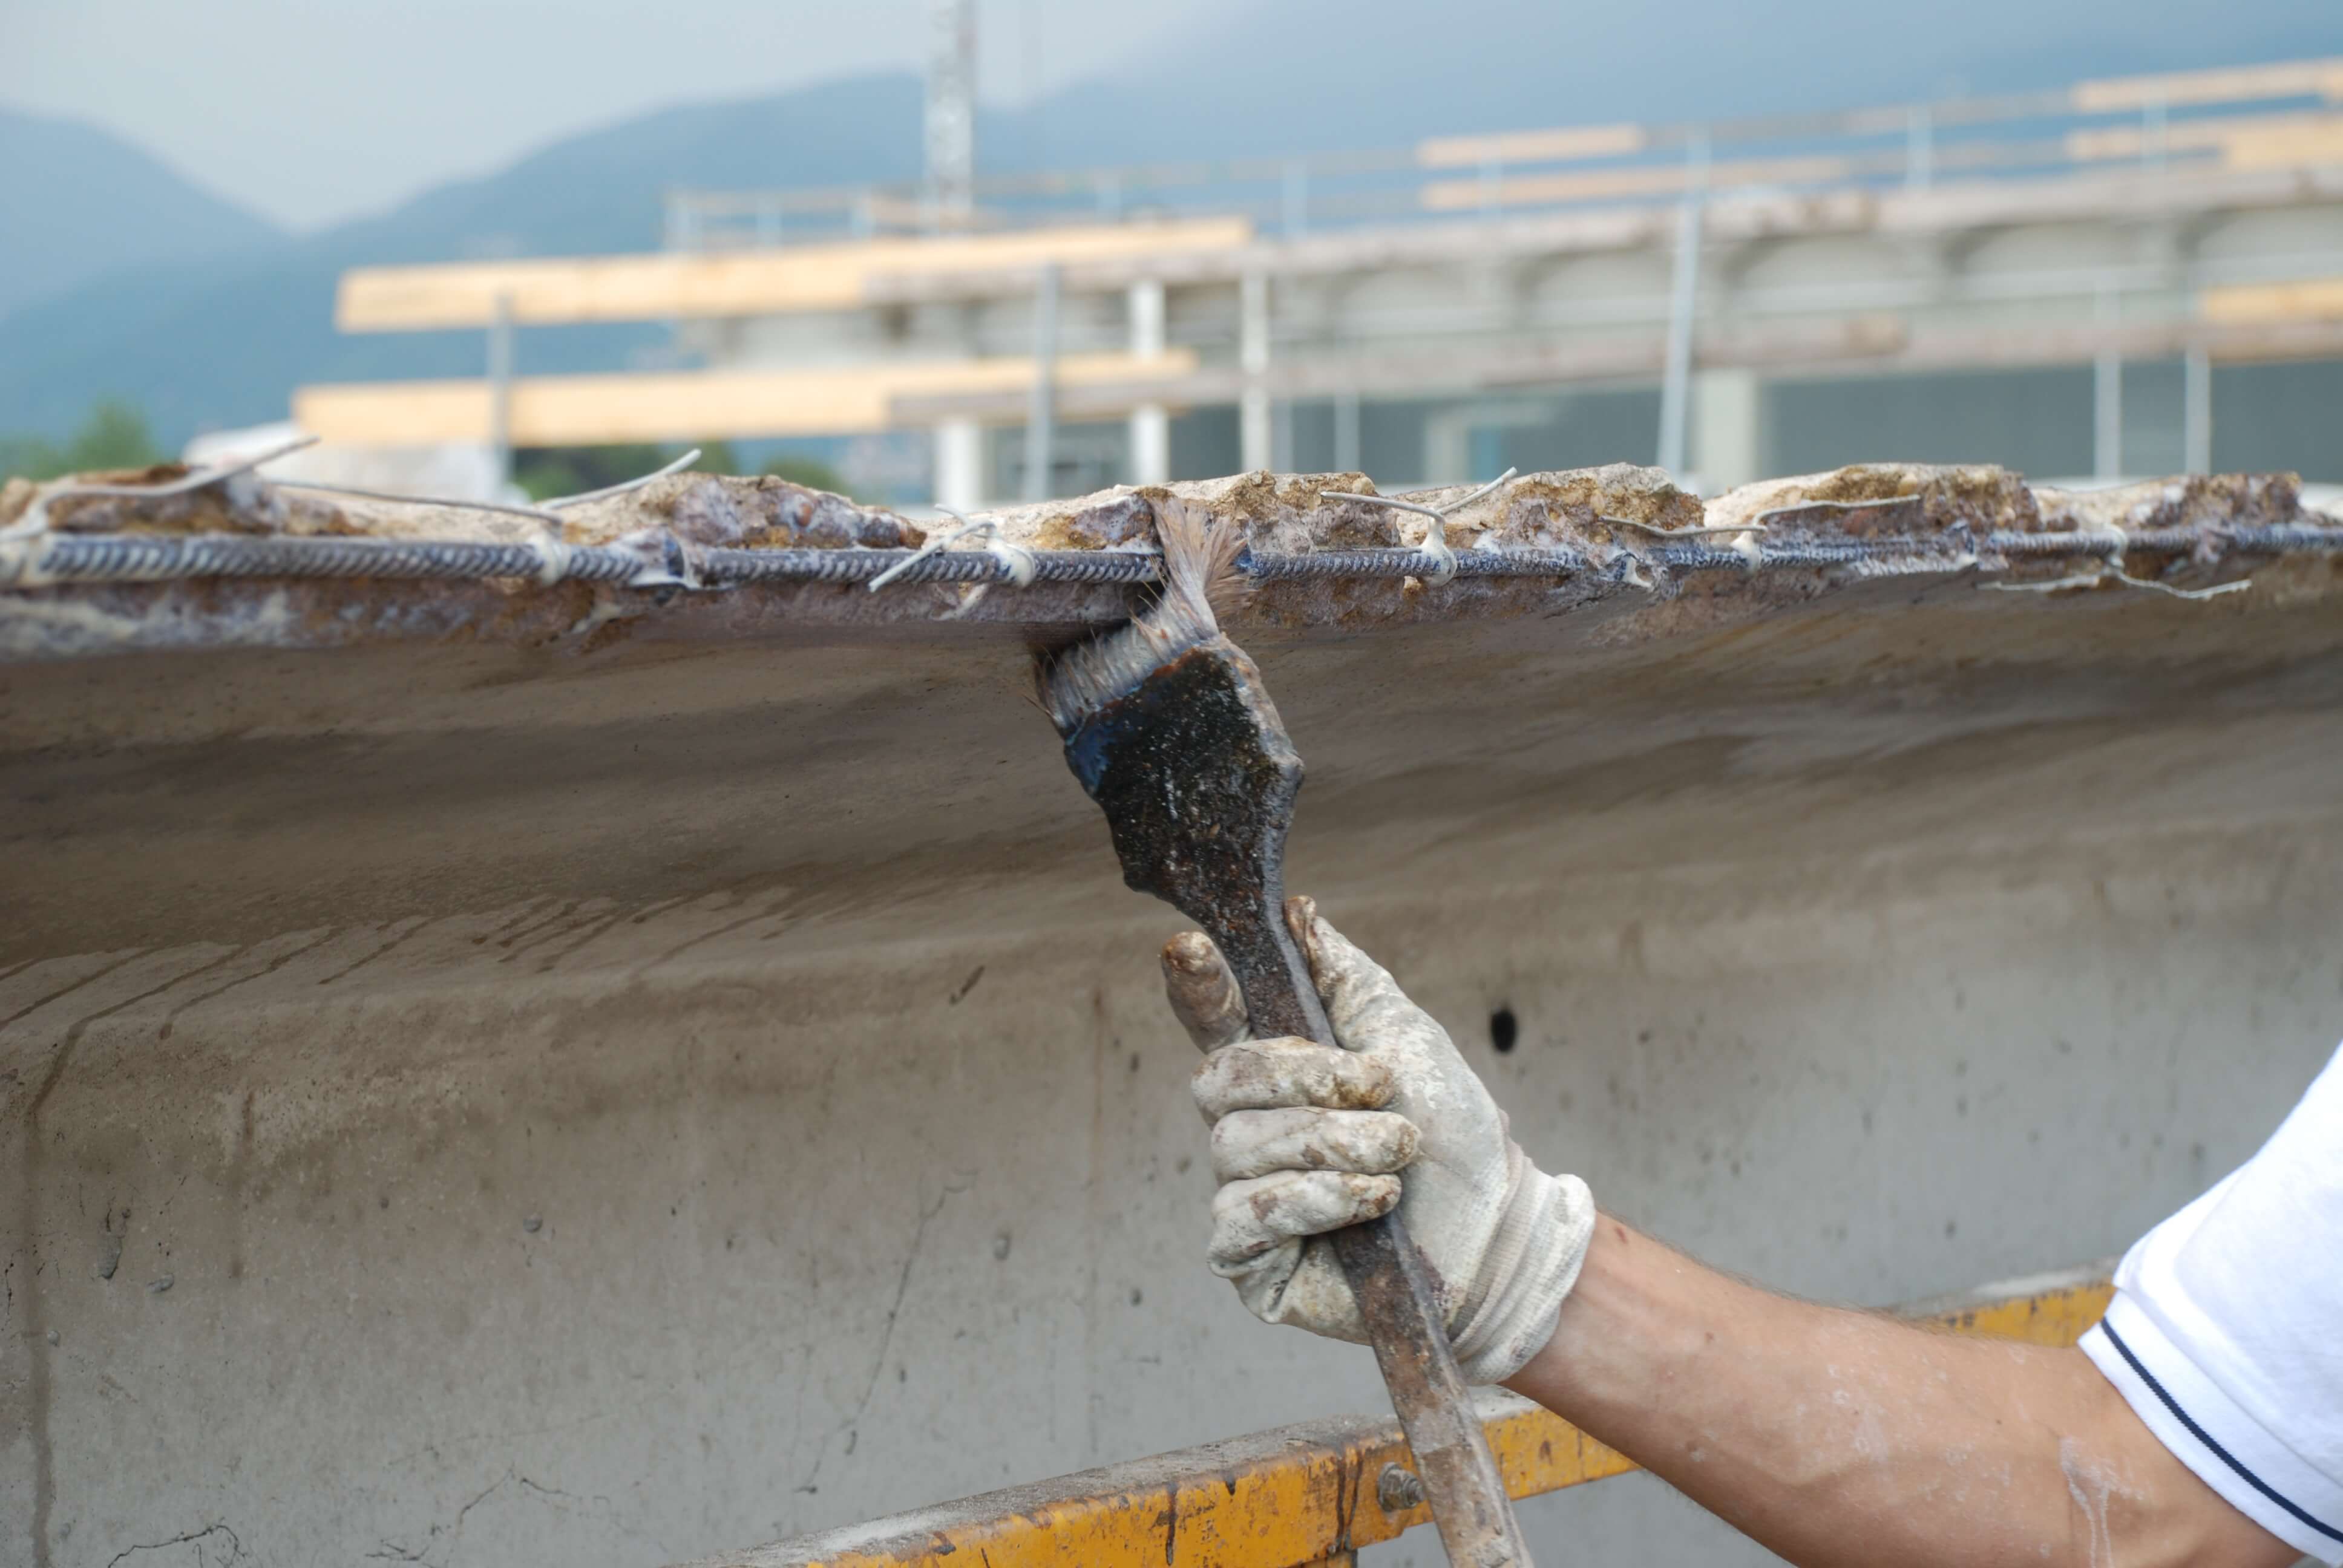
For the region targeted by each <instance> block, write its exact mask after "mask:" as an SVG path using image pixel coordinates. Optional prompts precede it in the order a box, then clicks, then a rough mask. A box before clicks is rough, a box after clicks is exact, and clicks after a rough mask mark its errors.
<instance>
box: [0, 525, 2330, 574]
mask: <svg viewBox="0 0 2343 1568" xmlns="http://www.w3.org/2000/svg"><path fill="white" fill-rule="evenodd" d="M1743 538H1744V540H1745V543H1744V544H1743V545H1742V546H1741V547H1740V548H1734V547H1730V546H1726V545H1722V544H1719V543H1716V542H1714V541H1713V540H1708V539H1701V540H1665V539H1663V540H1659V541H1655V542H1654V544H1652V545H1651V546H1649V547H1647V548H1641V549H1636V550H1633V551H1629V550H1620V551H1617V552H1616V553H1615V554H1614V555H1612V556H1610V557H1609V558H1607V559H1605V560H1604V561H1601V562H1597V561H1596V560H1595V559H1594V558H1593V557H1591V556H1590V555H1589V554H1588V553H1587V552H1585V551H1584V550H1579V549H1571V548H1554V549H1478V548H1473V549H1464V550H1460V551H1457V552H1456V553H1455V554H1454V556H1453V558H1448V557H1443V556H1442V555H1441V554H1439V553H1437V552H1434V551H1430V550H1424V549H1417V548H1402V549H1347V550H1345V549H1338V550H1321V551H1313V552H1310V553H1306V554H1268V553H1262V552H1253V551H1248V552H1247V553H1246V555H1245V556H1243V557H1242V558H1241V559H1240V561H1239V565H1240V566H1241V567H1242V568H1243V569H1244V570H1245V571H1246V572H1248V573H1249V574H1250V575H1252V577H1254V578H1257V579H1259V580H1261V581H1264V582H1278V581H1289V580H1293V579H1297V578H1407V577H1416V578H1424V577H1433V576H1436V575H1437V574H1438V573H1439V572H1440V570H1441V568H1443V566H1444V565H1446V564H1447V562H1448V561H1449V560H1450V559H1453V563H1454V568H1455V575H1456V576H1457V577H1459V578H1554V579H1557V580H1566V579H1568V578H1575V577H1580V576H1584V575H1586V574H1589V573H1604V574H1611V575H1618V574H1619V573H1621V572H1623V571H1624V570H1627V569H1630V568H1634V567H1635V566H1642V567H1644V568H1651V569H1654V570H1657V571H1660V572H1663V573H1675V572H1686V571H1711V570H1730V571H1766V570H1781V569H1789V568H1816V567H1825V568H1826V567H1845V566H1856V567H1860V566H1865V565H1873V566H1878V567H1885V568H1893V569H1897V570H1904V571H1930V570H1936V571H1953V570H1958V569H1961V568H1966V567H1969V566H1972V565H1981V566H1984V567H1985V568H1986V569H1993V568H1992V565H1991V563H1993V562H1994V561H1995V560H1996V558H1998V559H1999V560H2001V561H2008V560H2014V559H2021V558H2023V559H2040V558H2079V559H2098V560H2107V559H2111V558H2117V557H2120V556H2122V555H2124V554H2126V553H2131V554H2137V555H2186V556H2192V557H2194V558H2197V559H2199V560H2204V559H2207V558H2216V559H2219V558H2228V557H2231V556H2238V555H2247V556H2282V555H2292V554H2299V553H2335V552H2338V551H2343V528H2321V527H2308V526H2286V527H2275V528H2269V527H2263V528H2158V529H2144V530H2141V531H2138V532H2135V533H2132V534H2128V535H2118V534H2116V533H2114V532H2112V531H2110V532H2106V533H2097V532H2078V531H2060V532H2052V533H2015V532H2001V533H1993V534H1988V535H1985V536H1983V537H1982V538H1972V537H1970V536H1967V535H1966V534H1963V533H1961V532H1960V531H1959V530H1952V531H1948V532H1946V533H1942V534H1930V535H1890V536H1880V537H1874V538H1795V537H1788V538H1781V537H1776V538H1766V539H1764V540H1762V541H1761V540H1759V539H1758V538H1756V536H1755V535H1745V536H1743ZM1029 568H1030V572H1029ZM890 571H892V572H894V574H895V575H894V577H893V578H891V580H890V586H893V585H895V584H920V583H977V584H995V585H1017V586H1021V585H1022V584H1023V583H1077V584H1101V583H1134V584H1136V583H1151V582H1154V581H1156V580H1157V579H1158V577H1159V571H1158V566H1157V557H1156V556H1155V554H1154V553H1153V552H1152V551H1139V550H1039V551H1030V552H1028V551H1014V552H1000V553H996V552H994V551H991V550H988V549H981V548H978V549H961V550H948V551H942V552H936V553H928V554H921V553H920V552H918V551H913V550H907V549H866V548H840V549H772V550H743V549H723V548H713V549H703V548H695V547H691V546H688V545H686V544H685V543H684V542H683V541H682V540H681V539H680V538H677V537H676V536H674V535H672V534H664V533H662V534H659V535H655V536H650V537H649V538H644V539H642V540H641V541H639V542H636V541H629V542H628V543H627V544H618V545H567V544H561V543H558V542H555V541H552V540H550V539H538V540H522V541H514V542H507V543H496V542H482V541H468V540H410V539H385V538H353V537H345V536H300V537H287V536H276V537H268V538H253V537H250V536H246V535H237V534H177V535H174V534H74V533H43V534H37V535H34V536H31V537H29V538H16V539H10V540H6V541H5V542H0V586H5V587H14V588H44V587H49V586H52V585H61V584H72V583H91V584H96V583H139V582H170V581H179V580H185V579H188V578H380V579H386V580H418V579H428V580H441V581H446V580H463V579H487V578H518V579H524V580H535V581H537V582H539V583H543V584H546V585H548V586H551V585H552V584H555V583H559V582H588V583H605V584H610V585H613V586H618V587H625V588H646V589H656V588H699V589H715V588H740V587H746V586H749V585H752V584H760V583H762V584H805V583H829V584H837V585H853V584H862V583H869V582H870V580H871V579H872V578H878V577H880V576H881V575H883V574H886V573H888V572H890Z"/></svg>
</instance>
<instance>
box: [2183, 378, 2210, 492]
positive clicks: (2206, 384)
mask: <svg viewBox="0 0 2343 1568" xmlns="http://www.w3.org/2000/svg"><path fill="white" fill-rule="evenodd" d="M2180 467H2182V469H2184V470H2185V471H2187V472H2188V473H2191V474H2209V473H2211V472H2212V471H2213V357H2212V356H2211V355H2209V354H2207V353H2206V352H2205V351H2204V350H2203V349H2202V348H2191V349H2190V350H2188V353H2187V357H2185V358H2183V359H2182V361H2181V382H2180Z"/></svg>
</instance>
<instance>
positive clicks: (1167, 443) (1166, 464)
mask: <svg viewBox="0 0 2343 1568" xmlns="http://www.w3.org/2000/svg"><path fill="white" fill-rule="evenodd" d="M1130 315H1131V354H1132V355H1133V356H1134V357H1138V358H1141V359H1155V358H1160V357H1161V356H1162V354H1163V351H1164V347H1165V345H1166V339H1165V335H1164V325H1163V317H1164V311H1163V284H1162V281H1161V279H1160V278H1152V277H1151V278H1146V279H1144V280H1142V281H1141V282H1138V283H1134V284H1132V285H1131V305H1130ZM1171 477H1172V416H1171V413H1170V411H1169V410H1167V409H1166V408H1165V407H1163V405H1162V404H1161V403H1141V405H1140V406H1139V407H1136V408H1133V409H1132V410H1131V483H1132V484H1134V485H1161V484H1164V483H1166V482H1168V481H1169V480H1170V479H1171Z"/></svg>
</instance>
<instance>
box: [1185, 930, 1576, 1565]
mask: <svg viewBox="0 0 2343 1568" xmlns="http://www.w3.org/2000/svg"><path fill="white" fill-rule="evenodd" d="M1278 893H1279V890H1277V889H1276V888H1274V887H1272V888H1268V889H1265V890H1263V894H1264V896H1263V898H1262V907H1261V908H1259V909H1252V910H1215V911H1214V912H1215V913H1217V914H1221V915H1222V920H1219V921H1214V922H1207V926H1208V934H1209V935H1210V936H1211V937H1212V940H1214V941H1215V942H1217V943H1219V944H1220V949H1221V956H1222V958H1223V959H1225V960H1227V961H1228V966H1229V972H1230V973H1231V974H1232V975H1233V976H1234V977H1235V979H1236V982H1237V989H1238V990H1241V991H1242V992H1243V993H1244V1000H1245V1013H1246V1017H1247V1018H1248V1019H1249V1020H1251V1022H1252V1032H1253V1033H1254V1034H1255V1035H1256V1036H1271V1035H1296V1036H1299V1037H1301V1038H1302V1039H1305V1040H1316V1041H1318V1042H1319V1043H1320V1044H1322V1045H1339V1044H1340V1043H1341V1041H1339V1040H1336V1039H1335V1038H1334V1030H1333V1028H1332V1025H1330V1024H1329V1023H1328V1022H1327V1021H1326V1010H1325V1009H1324V1008H1323V1007H1322V1006H1321V1005H1320V1003H1319V1000H1318V990H1317V987H1316V986H1315V985H1313V984H1312V981H1311V979H1310V966H1309V964H1308V962H1307V961H1306V960H1304V959H1303V958H1302V950H1301V949H1300V948H1299V947H1298V946H1297V945H1296V944H1295V942H1294V940H1293V936H1292V932H1291V931H1289V930H1287V929H1286V924H1285V918H1284V910H1283V908H1282V904H1283V900H1282V899H1281V898H1280V897H1279V896H1278ZM1194 912H1195V911H1191V913H1194ZM1215 928H1216V929H1215ZM1329 1240H1330V1241H1332V1243H1333V1246H1334V1256H1335V1257H1336V1258H1337V1259H1338V1260H1339V1261H1341V1262H1342V1274H1343V1277H1344V1278H1345V1279H1347V1280H1349V1281H1350V1282H1351V1293H1352V1294H1353V1296H1355V1297H1356V1298H1357V1299H1358V1302H1359V1313H1360V1316H1362V1317H1363V1318H1364V1319H1365V1320H1366V1324H1367V1334H1368V1338H1369V1340H1370V1342H1372V1343H1373V1346H1374V1350H1375V1363H1376V1364H1377V1365H1378V1366H1379V1367H1381V1368H1382V1369H1383V1386H1384V1387H1385V1388H1386V1389H1388V1390H1389V1391H1390V1392H1391V1402H1392V1409H1393V1411H1394V1412H1397V1413H1398V1415H1399V1423H1400V1426H1401V1428H1402V1430H1403V1431H1404V1432H1406V1433H1407V1442H1408V1447H1409V1448H1410V1449H1412V1450H1413V1452H1414V1455H1415V1472H1416V1475H1417V1477H1418V1478H1419V1479H1420V1480H1422V1481H1423V1492H1424V1496H1425V1497H1426V1498H1427V1499H1428V1500H1429V1501H1430V1503H1431V1504H1432V1519H1433V1524H1434V1525H1436V1526H1437V1527H1438V1529H1439V1531H1440V1543H1441V1545H1442V1546H1443V1548H1445V1549H1446V1551H1447V1553H1448V1561H1449V1562H1450V1563H1452V1564H1454V1568H1529V1563H1530V1554H1529V1549H1528V1548H1527V1547H1526V1546H1525V1545H1524V1544H1523V1542H1522V1527H1521V1523H1520V1522H1519V1521H1518V1520H1516V1519H1515V1518H1514V1517H1513V1499H1512V1498H1510V1497H1508V1496H1507V1495H1506V1494H1505V1483H1504V1477H1503V1476H1502V1475H1500V1474H1499V1473H1497V1461H1496V1456H1495V1455H1493V1454H1492V1453H1491V1452H1489V1439H1488V1435H1487V1434H1486V1433H1485V1432H1483V1431H1482V1430H1481V1418H1480V1417H1479V1416H1478V1415H1477V1414H1476V1413H1474V1412H1473V1399H1472V1393H1471V1391H1470V1390H1469V1389H1467V1388H1466V1387H1465V1385H1464V1376H1463V1373H1462V1372H1459V1371H1458V1370H1457V1367H1456V1355H1455V1352H1453V1350H1451V1349H1450V1348H1449V1344H1448V1331H1447V1329H1446V1328H1445V1327H1444V1326H1443V1323H1442V1322H1441V1318H1440V1306H1439V1303H1438V1302H1437V1301H1436V1300H1435V1299H1434V1298H1433V1293H1432V1283H1431V1282H1430V1280H1428V1279H1427V1278H1426V1277H1425V1274H1424V1267H1423V1255H1422V1254H1421V1253H1419V1252H1418V1251H1416V1250H1415V1244H1414V1243H1413V1242H1412V1241H1409V1240H1408V1239H1407V1231H1406V1229H1405V1228H1404V1227H1403V1226H1402V1225H1401V1223H1400V1221H1399V1216H1398V1215H1396V1214H1386V1215H1384V1216H1383V1218H1382V1219H1380V1220H1370V1221H1367V1222H1366V1223H1364V1224H1362V1225H1353V1226H1350V1227H1348V1228H1346V1229H1344V1230H1341V1231H1335V1232H1334V1233H1333V1235H1332V1237H1330V1238H1329Z"/></svg>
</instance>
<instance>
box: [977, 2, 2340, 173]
mask: <svg viewBox="0 0 2343 1568" xmlns="http://www.w3.org/2000/svg"><path fill="white" fill-rule="evenodd" d="M2338 52H2343V6H2337V5H2332V4H2326V5H2304V4H2302V0H2231V3H2228V4H2224V5H2166V6H2144V5H2139V4H2138V3H2137V0H1966V4H1964V5H1960V6H1959V7H1957V8H1956V9H1954V10H1950V11H1947V10H1946V9H1944V8H1941V7H1925V8H1924V7H1922V6H1920V5H1914V4H1911V3H1910V0H1905V3H1903V4H1896V3H1895V0H1791V3H1786V4H1785V3H1775V4H1770V5H1765V4H1752V3H1751V0H1665V3H1664V4H1652V3H1646V4H1625V5H1622V4H1616V3H1601V0H1443V4H1441V5H1439V6H1438V7H1437V8H1436V10H1433V11H1427V10H1426V9H1425V8H1424V6H1423V5H1421V4H1416V3H1413V0H1254V3H1253V4H1252V6H1251V7H1250V9H1249V10H1248V12H1246V13H1245V14H1244V15H1242V18H1241V19H1238V20H1235V21H1233V22H1232V23H1231V24H1229V25H1224V26H1222V27H1221V28H1217V29H1215V30H1214V31H1212V33H1210V34H1196V35H1192V36H1190V37H1188V38H1187V39H1185V40H1184V41H1183V42H1179V43H1176V44H1175V45H1172V47H1169V48H1167V49H1165V50H1163V51H1161V52H1160V53H1157V54H1154V55H1151V56H1150V57H1148V58H1146V59H1143V60H1136V61H1132V62H1131V63H1129V64H1127V65H1123V66H1122V67H1121V68H1119V69H1116V70H1113V71H1110V72H1107V73H1104V74H1101V75H1099V76H1097V77H1095V78H1094V79H1092V80H1091V81H1089V82H1085V83H1081V84H1078V85H1073V86H1071V87H1069V88H1068V89H1066V90H1065V91H1064V92H1062V93H1061V94H1060V95H1058V96H1057V97H1055V98H1054V99H1052V100H1051V101H1050V102H1048V103H1046V104H1044V105H1041V106H1038V107H1037V110H1036V112H1035V113H1034V114H1033V115H1032V116H1029V117H1027V118H1025V119H1024V120H1023V121H1022V123H1015V124H1004V125H1001V126H994V127H991V128H992V130H993V136H992V139H991V140H990V141H989V142H986V143H983V144H980V156H981V157H982V158H983V159H984V160H985V161H988V162H990V163H992V164H993V165H994V166H1001V165H1002V164H1004V163H1005V164H1007V165H1010V166H1026V165H1029V164H1031V165H1047V164H1050V163H1067V164H1087V163H1107V162H1122V161H1133V160H1139V159H1160V158H1166V157H1172V156H1180V157H1224V156H1241V155H1246V154H1271V155H1276V154H1284V153H1302V152H1312V151H1331V150H1333V149H1337V148H1342V147H1355V146H1405V145H1407V144H1408V143H1410V142H1413V141H1415V140H1417V139H1419V138H1421V137H1423V136H1439V135H1444V134H1462V133H1470V132H1475V131H1495V130H1515V129H1521V128H1524V127H1534V126H1565V125H1589V124H1600V123H1604V122H1608V121H1616V120H1637V121H1644V122H1654V121H1658V122H1666V121H1684V120H1698V119H1722V118H1728V117H1732V116H1742V115H1769V114H1781V113H1790V112H1797V111H1804V110H1830V109H1844V108H1855V107H1861V106H1871V105H1886V104H1901V103H1909V102H1914V101H1916V100H1919V99H1923V98H1926V97H1931V96H1953V95H1965V94H1973V93H1999V92H2023V91H2028V90H2032V89H2036V88H2044V87H2058V86H2064V85H2067V84H2069V83H2072V82H2075V81H2078V80H2081V79H2084V78H2086V77H2090V76H2101V75H2132V74H2135V73H2142V72H2149V71H2173V70H2194V69H2199V68H2202V67H2205V66H2209V65H2232V64H2245V63H2248V62H2253V61H2260V60H2277V59H2287V58H2294V57H2302V56H2307V55H2325V54H2334V53H2338Z"/></svg>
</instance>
